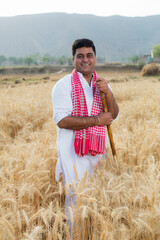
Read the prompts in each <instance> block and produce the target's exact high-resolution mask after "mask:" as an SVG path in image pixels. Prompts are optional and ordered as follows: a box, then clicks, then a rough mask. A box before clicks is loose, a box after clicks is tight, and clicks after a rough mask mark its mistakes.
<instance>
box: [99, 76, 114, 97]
mask: <svg viewBox="0 0 160 240" xmlns="http://www.w3.org/2000/svg"><path fill="white" fill-rule="evenodd" d="M96 85H97V88H98V90H99V91H100V92H103V93H104V94H105V95H108V93H110V92H111V90H110V88H109V87H108V84H107V82H106V80H105V79H104V78H98V79H97V80H96Z"/></svg>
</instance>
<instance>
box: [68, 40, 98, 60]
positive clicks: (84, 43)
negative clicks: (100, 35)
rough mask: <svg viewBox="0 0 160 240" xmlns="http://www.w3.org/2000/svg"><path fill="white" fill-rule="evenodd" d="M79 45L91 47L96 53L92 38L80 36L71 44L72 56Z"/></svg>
mask: <svg viewBox="0 0 160 240" xmlns="http://www.w3.org/2000/svg"><path fill="white" fill-rule="evenodd" d="M81 47H91V48H92V49H93V51H94V53H95V55H96V48H95V46H94V43H93V41H92V40H90V39H87V38H81V39H77V40H75V41H74V43H73V44H72V56H73V57H74V55H75V53H76V49H77V48H81Z"/></svg>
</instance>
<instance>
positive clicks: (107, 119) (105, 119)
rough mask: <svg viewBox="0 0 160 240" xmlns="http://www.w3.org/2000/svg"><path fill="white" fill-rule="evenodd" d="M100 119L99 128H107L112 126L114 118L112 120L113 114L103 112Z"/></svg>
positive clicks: (99, 115)
mask: <svg viewBox="0 0 160 240" xmlns="http://www.w3.org/2000/svg"><path fill="white" fill-rule="evenodd" d="M98 117H99V120H100V121H99V124H98V125H99V126H105V125H106V126H107V125H111V123H112V121H113V118H112V113H110V112H107V113H106V112H101V113H99V114H98Z"/></svg>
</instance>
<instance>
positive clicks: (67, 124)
mask: <svg viewBox="0 0 160 240" xmlns="http://www.w3.org/2000/svg"><path fill="white" fill-rule="evenodd" d="M98 117H99V120H98V119H97V118H96V117H95V116H89V117H76V116H68V117H65V118H63V119H62V120H61V121H59V122H58V124H57V125H58V127H59V128H66V129H70V130H79V129H84V128H88V127H94V126H105V125H110V124H111V123H112V120H113V119H112V114H111V113H109V112H108V113H105V112H101V113H100V114H98Z"/></svg>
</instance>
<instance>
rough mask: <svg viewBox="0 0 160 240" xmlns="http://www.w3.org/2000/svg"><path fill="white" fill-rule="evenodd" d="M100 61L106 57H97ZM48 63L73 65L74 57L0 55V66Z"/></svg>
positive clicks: (103, 60) (37, 54) (102, 61)
mask: <svg viewBox="0 0 160 240" xmlns="http://www.w3.org/2000/svg"><path fill="white" fill-rule="evenodd" d="M97 62H98V63H104V62H105V58H103V57H97ZM40 64H43V65H47V64H58V65H72V58H71V57H66V56H60V57H54V56H51V55H49V54H45V55H44V56H41V55H40V54H39V53H36V54H33V55H28V56H26V57H6V56H4V55H0V66H13V65H26V66H31V65H40Z"/></svg>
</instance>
